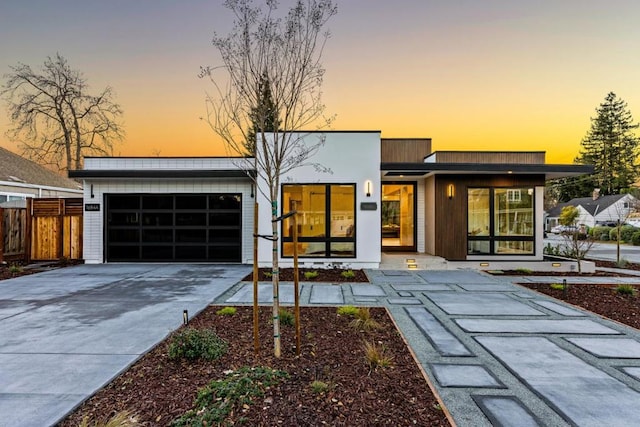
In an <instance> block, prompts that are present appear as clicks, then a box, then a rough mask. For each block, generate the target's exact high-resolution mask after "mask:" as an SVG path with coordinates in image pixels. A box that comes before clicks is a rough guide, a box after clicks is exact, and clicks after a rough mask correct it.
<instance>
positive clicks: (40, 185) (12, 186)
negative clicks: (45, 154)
mask: <svg viewBox="0 0 640 427" xmlns="http://www.w3.org/2000/svg"><path fill="white" fill-rule="evenodd" d="M81 194H82V185H80V184H79V183H78V182H77V181H74V180H71V179H69V178H66V177H64V176H61V175H58V174H56V173H54V172H52V171H50V170H48V169H46V168H44V167H42V166H40V165H39V164H37V163H35V162H32V161H31V160H27V159H25V158H24V157H20V156H19V155H17V154H15V153H12V152H11V151H9V150H6V149H4V148H2V147H0V206H5V207H9V206H15V205H16V204H20V205H24V201H25V200H26V199H27V198H41V197H54V198H58V197H80V195H81ZM9 202H12V203H9Z"/></svg>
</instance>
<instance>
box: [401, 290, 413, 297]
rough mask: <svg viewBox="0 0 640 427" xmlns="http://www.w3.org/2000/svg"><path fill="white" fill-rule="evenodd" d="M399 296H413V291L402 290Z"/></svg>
mask: <svg viewBox="0 0 640 427" xmlns="http://www.w3.org/2000/svg"><path fill="white" fill-rule="evenodd" d="M398 296H400V297H402V298H411V297H412V296H413V292H409V291H400V292H398Z"/></svg>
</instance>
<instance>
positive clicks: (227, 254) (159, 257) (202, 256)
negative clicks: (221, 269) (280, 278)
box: [104, 193, 242, 262]
mask: <svg viewBox="0 0 640 427" xmlns="http://www.w3.org/2000/svg"><path fill="white" fill-rule="evenodd" d="M104 202H105V236H104V241H105V258H106V261H107V262H136V261H140V262H162V261H191V262H241V258H242V194H240V193H213V194H104Z"/></svg>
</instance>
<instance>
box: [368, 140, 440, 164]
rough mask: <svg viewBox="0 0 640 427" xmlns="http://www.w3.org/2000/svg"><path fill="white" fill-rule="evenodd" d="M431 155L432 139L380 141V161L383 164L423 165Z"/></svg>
mask: <svg viewBox="0 0 640 427" xmlns="http://www.w3.org/2000/svg"><path fill="white" fill-rule="evenodd" d="M430 153H431V139H430V138H415V139H396V138H382V139H381V140H380V161H381V162H383V163H404V162H411V163H416V162H417V163H422V161H423V160H424V158H425V157H426V156H428V155H429V154H430Z"/></svg>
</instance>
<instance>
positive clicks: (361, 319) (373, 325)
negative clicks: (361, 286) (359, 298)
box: [349, 307, 380, 331]
mask: <svg viewBox="0 0 640 427" xmlns="http://www.w3.org/2000/svg"><path fill="white" fill-rule="evenodd" d="M349 325H350V326H351V327H352V328H354V329H358V330H363V331H372V330H374V329H379V328H380V324H379V323H378V322H376V321H375V320H374V319H373V318H372V317H371V311H370V310H369V307H360V308H358V311H356V313H355V319H353V320H352V321H351V323H350V324H349Z"/></svg>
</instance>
